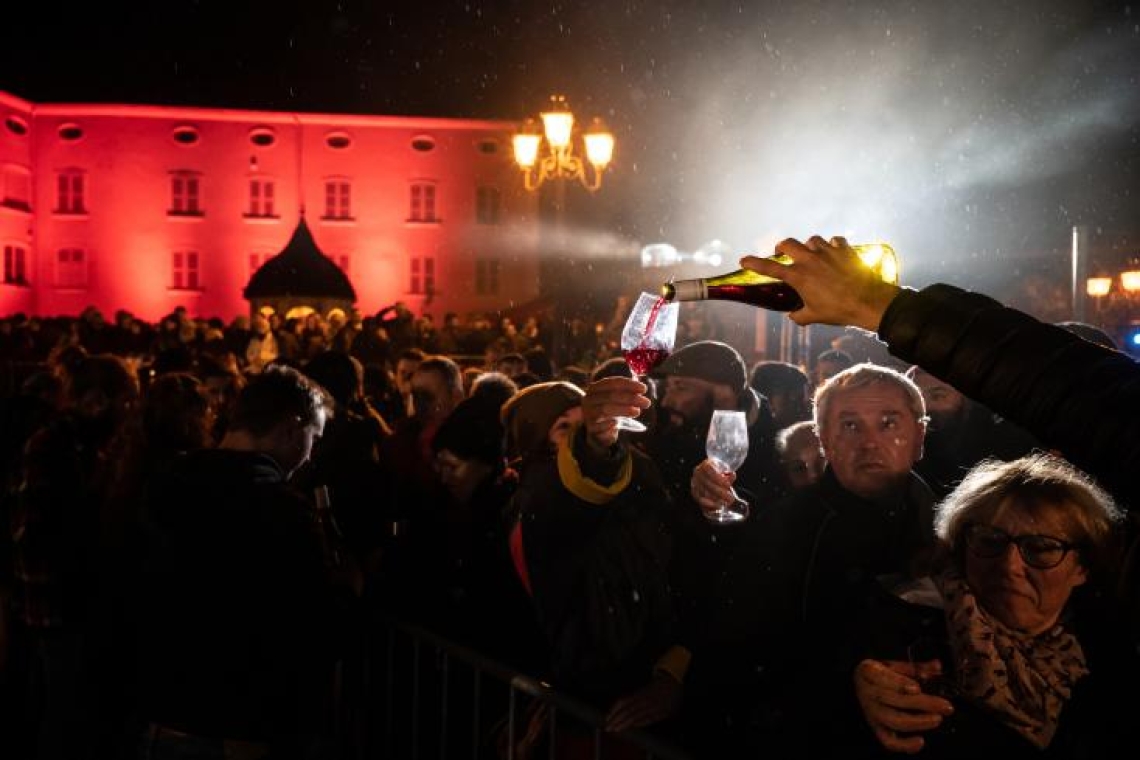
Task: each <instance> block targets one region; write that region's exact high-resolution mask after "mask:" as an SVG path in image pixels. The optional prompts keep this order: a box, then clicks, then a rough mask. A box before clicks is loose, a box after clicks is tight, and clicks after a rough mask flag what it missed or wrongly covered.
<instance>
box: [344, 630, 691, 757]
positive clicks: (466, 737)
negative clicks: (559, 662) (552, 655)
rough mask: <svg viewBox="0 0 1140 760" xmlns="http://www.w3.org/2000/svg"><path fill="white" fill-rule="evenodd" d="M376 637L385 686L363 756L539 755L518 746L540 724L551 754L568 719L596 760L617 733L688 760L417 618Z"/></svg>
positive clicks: (648, 749)
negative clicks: (376, 731) (377, 722)
mask: <svg viewBox="0 0 1140 760" xmlns="http://www.w3.org/2000/svg"><path fill="white" fill-rule="evenodd" d="M374 643H376V644H380V645H381V646H380V648H379V650H373V654H372V655H371V656H372V657H373V658H377V657H379V658H380V659H381V660H382V661H381V662H373V663H372V667H371V668H370V669H369V670H370V672H372V673H375V674H382V679H380V680H381V681H382V684H383V686H382V693H381V694H379V695H375V697H374V698H373V699H371V700H370V701H369V703H370V704H372V705H377V706H379V707H380V709H381V711H382V714H383V721H382V725H381V726H380V727H379V728H380V736H379V737H378V739H379V741H378V742H375V743H374V742H369V744H370V745H371V744H378V746H370V747H369V749H368V751H367V752H366V754H367V756H368V757H380V758H384V760H394V759H395V758H400V760H404V759H405V758H406V759H407V760H420V758H441V759H449V758H472V760H488V759H494V760H528V758H531V759H533V760H537V757H536V756H535V755H531V754H528V755H527V756H526V757H524V756H523V753H522V752H520V751H519V749H518V742H519V740H520V738H522V736H523V735H524V734H525V733H526V732H527V730H528V728H529V729H531V730H533V729H534V728H535V726H536V724H537V725H538V726H540V727H541V729H542V730H543V732H544V733H545V739H544V741H543V742H542V743H541V744H538V745H537V746H539V747H541V748H542V751H543V752H544V753H545V755H546V757H548V758H550V760H554V758H558V757H562V756H563V755H562V753H561V752H560V747H561V746H562V745H561V744H560V741H559V732H560V731H564V730H567V729H566V728H565V727H561V726H560V723H566V724H568V725H569V724H573V726H574V728H573V729H572V730H573V732H574V734H575V735H576V736H577V737H578V739H580V740H581V739H586V742H587V743H589V742H590V741H592V747H593V749H592V754H591V755H590V756H591V757H592V758H593V760H602V758H604V757H605V756H606V749H607V746H608V745H609V744H610V743H611V742H612V741H613V740H614V739H615V738H616V739H617V740H618V741H620V742H621V743H622V744H623V745H625V749H626V752H625V754H624V755H623V756H628V754H629V748H630V747H633V748H636V749H637V750H638V752H639V757H644V758H660V759H661V760H692V758H691V756H690V755H688V754H687V753H685V752H684V751H682V750H681V749H680V748H678V747H677V746H675V745H674V744H672V743H671V742H669V741H667V740H665V739H663V738H662V737H660V736H658V735H655V734H653V733H651V732H649V731H645V730H630V731H624V732H621V733H620V734H616V735H615V734H609V733H607V732H605V731H604V730H603V728H602V726H603V725H604V723H605V716H604V714H603V713H602V712H601V711H599V710H598V709H597V708H595V707H593V706H592V705H589V704H587V703H585V702H583V701H581V700H579V699H576V698H575V697H573V696H571V695H569V694H566V693H564V692H560V691H558V690H557V689H554V688H552V687H551V686H550V685H549V684H546V683H544V682H542V681H540V680H538V679H536V678H533V677H531V676H529V675H527V674H525V673H521V672H519V671H516V670H514V669H512V668H510V667H508V666H506V665H504V664H502V663H500V662H497V661H495V660H492V659H490V658H488V657H487V656H485V655H483V654H481V653H480V652H477V651H475V650H473V649H470V648H468V647H466V646H464V645H462V644H459V643H456V642H454V641H450V640H448V639H446V638H443V637H442V636H439V635H437V634H435V633H432V632H431V631H428V630H425V629H424V628H421V627H418V626H416V625H412V624H409V623H406V622H403V621H388V624H387V626H386V628H385V630H384V636H383V641H380V642H376V641H374ZM425 671H428V672H425ZM374 683H375V682H374ZM540 706H543V707H545V711H544V712H543V711H541V710H538V709H537V708H539V707H540ZM536 713H537V716H538V717H537V718H536V717H535V715H536ZM579 744H581V742H579ZM580 756H581V755H580V754H578V753H576V754H575V757H580Z"/></svg>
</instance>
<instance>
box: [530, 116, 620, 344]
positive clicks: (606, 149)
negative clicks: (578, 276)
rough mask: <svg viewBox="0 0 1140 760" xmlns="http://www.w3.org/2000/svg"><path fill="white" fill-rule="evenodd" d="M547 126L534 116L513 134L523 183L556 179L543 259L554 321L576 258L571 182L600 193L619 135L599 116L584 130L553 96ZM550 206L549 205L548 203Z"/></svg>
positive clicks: (543, 283) (534, 187) (542, 284)
mask: <svg viewBox="0 0 1140 760" xmlns="http://www.w3.org/2000/svg"><path fill="white" fill-rule="evenodd" d="M539 117H540V118H541V120H542V130H541V131H540V130H539V128H538V123H537V122H536V121H535V120H534V119H527V120H526V122H525V123H524V124H523V126H522V128H521V129H520V130H519V131H518V132H517V133H516V134H515V135H514V137H513V139H512V144H513V147H514V159H515V163H516V164H517V165H518V167H519V169H520V170H521V171H522V175H523V187H525V188H526V189H527V191H529V192H536V191H538V190H539V188H541V187H542V186H543V185H545V184H546V183H547V182H550V181H552V180H554V181H553V182H551V184H552V187H551V189H552V190H553V197H548V202H550V203H551V204H552V206H553V209H552V210H553V222H554V224H553V229H552V230H551V231H550V232H551V233H552V234H551V235H550V243H551V245H549V246H544V247H549V248H551V249H552V251H551V253H548V254H547V255H544V256H542V257H541V258H540V260H539V292H540V293H541V294H542V295H543V296H553V297H554V299H555V313H554V319H555V322H556V323H560V322H561V321H562V317H563V314H562V313H561V312H562V308H561V301H562V299H563V298H564V297H565V294H566V290H565V285H566V283H567V282H568V281H570V277H569V275H570V274H571V272H572V269H567V268H566V267H573V265H574V261H573V259H572V257H571V256H568V255H567V254H568V250H567V249H568V246H567V245H566V240H565V216H566V185H567V184H571V183H577V184H580V185H581V186H582V187H583V188H585V189H586V190H587V191H589V192H591V193H593V192H596V191H597V190H598V189H599V188H600V187H601V186H602V176H603V175H604V174H605V171H606V169H607V168H608V167H609V165H610V161H611V160H612V159H613V153H614V136H613V134H611V133H610V132H609V131H608V130H607V129H606V128H605V125H604V124H603V123H602V120H601V119H599V118H594V119H593V120H592V122H591V124H590V127H589V128H588V129H587V130H586V131H585V132H581V131H580V130H579V129H578V128H576V126H575V121H576V120H575V118H574V113H573V112H572V111H571V110H570V107H569V105H567V103H566V98H565V96H562V95H554V96H552V97H551V98H550V105H549V106H548V108H547V109H546V110H545V111H542V112H541V113H540V114H539ZM548 208H549V207H548ZM561 333H562V330H561V325H560V324H556V325H555V338H554V345H553V346H551V350H552V353H553V354H554V356H555V360H556V361H557V360H558V359H559V358H561V357H560V354H561V351H562V345H563V340H562V335H561Z"/></svg>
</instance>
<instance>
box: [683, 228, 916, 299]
mask: <svg viewBox="0 0 1140 760" xmlns="http://www.w3.org/2000/svg"><path fill="white" fill-rule="evenodd" d="M851 247H852V248H853V249H854V251H855V252H856V253H857V254H859V258H860V259H862V261H863V264H864V265H866V266H867V268H868V269H870V270H872V271H873V272H875V273H876V274H878V275H879V276H880V277H882V278H883V280H884V281H885V282H889V283H892V284H895V283H898V281H899V260H898V256H897V255H896V254H895V250H894V249H893V248H891V247H890V246H889V245H887V244H886V243H864V244H861V245H853V246H851ZM771 259H772V260H773V261H777V262H779V263H781V264H787V263H790V259H788V257H787V256H784V255H783V254H776V255H775V256H772V257H771ZM661 297H662V298H663V299H665V300H666V301H705V300H710V299H715V300H719V301H737V302H739V303H746V304H750V305H752V306H758V307H760V308H762V309H770V310H772V311H795V310H796V309H799V308H801V307H803V305H804V302H803V299H801V298H800V294H799V293H797V292H796V291H795V288H793V287H792V286H791V285H789V284H788V283H786V282H784V281H783V280H778V279H776V278H775V277H768V276H767V275H762V274H758V273H756V272H753V271H752V270H750V269H738V270H736V271H735V272H729V273H728V274H722V275H718V276H716V277H706V278H701V279H695V280H677V281H676V282H667V283H665V284H664V285H662V286H661Z"/></svg>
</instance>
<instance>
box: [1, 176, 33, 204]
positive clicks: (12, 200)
mask: <svg viewBox="0 0 1140 760" xmlns="http://www.w3.org/2000/svg"><path fill="white" fill-rule="evenodd" d="M31 188H32V175H31V173H30V172H29V171H28V170H27V169H25V168H24V167H22V166H5V167H4V172H3V176H0V206H4V207H6V208H14V209H19V210H20V211H31V210H32V203H31V198H32V190H31Z"/></svg>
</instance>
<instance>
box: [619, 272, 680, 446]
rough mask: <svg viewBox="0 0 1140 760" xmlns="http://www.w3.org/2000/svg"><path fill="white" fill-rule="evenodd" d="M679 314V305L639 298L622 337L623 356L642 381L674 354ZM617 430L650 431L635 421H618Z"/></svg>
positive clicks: (644, 296) (648, 296) (651, 297)
mask: <svg viewBox="0 0 1140 760" xmlns="http://www.w3.org/2000/svg"><path fill="white" fill-rule="evenodd" d="M677 312H678V306H677V304H675V303H668V302H666V301H665V300H664V299H662V298H661V297H659V296H655V295H653V294H652V293H642V294H641V295H640V296H638V299H637V303H635V304H634V305H633V310H632V311H630V313H629V318H628V319H627V320H626V322H625V328H624V329H623V330H622V333H621V352H622V356H624V357H625V361H626V363H627V364H628V365H629V368H630V369H631V370H633V374H634V375H635V376H636V377H637V378H638V379H644V378H645V376H646V375H648V374H649V373H650V372H651V371H652V370H653V368H654V367H656V366H657V365H658V364H660V363H661V362H663V361H665V360H666V359H667V358H668V357H669V354H671V353H672V352H673V342H674V341H675V340H676V338H677ZM617 426H618V429H619V430H630V431H632V432H635V433H641V432H644V431H645V429H646V428H645V425H643V424H642V423H640V422H638V421H637V420H635V419H633V418H632V417H618V418H617Z"/></svg>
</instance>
